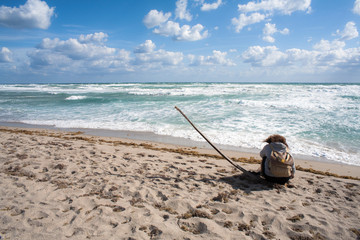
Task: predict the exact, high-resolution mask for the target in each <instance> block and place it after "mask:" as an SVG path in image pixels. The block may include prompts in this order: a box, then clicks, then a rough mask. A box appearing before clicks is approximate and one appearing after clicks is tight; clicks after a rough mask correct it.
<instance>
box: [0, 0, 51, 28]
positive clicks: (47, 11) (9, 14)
mask: <svg viewBox="0 0 360 240" xmlns="http://www.w3.org/2000/svg"><path fill="white" fill-rule="evenodd" d="M54 10H55V8H54V7H52V8H50V7H49V6H48V5H47V4H46V2H45V1H40V0H28V1H27V2H26V3H25V4H24V5H21V6H20V7H18V8H17V7H6V6H1V7H0V25H3V26H5V27H10V28H41V29H47V28H49V26H50V24H51V17H52V16H53V14H54Z"/></svg>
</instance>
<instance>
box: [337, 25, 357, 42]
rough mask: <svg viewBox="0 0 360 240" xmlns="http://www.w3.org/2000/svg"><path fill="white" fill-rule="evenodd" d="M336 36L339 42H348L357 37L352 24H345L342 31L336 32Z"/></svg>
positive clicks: (354, 26)
mask: <svg viewBox="0 0 360 240" xmlns="http://www.w3.org/2000/svg"><path fill="white" fill-rule="evenodd" d="M336 34H337V35H338V36H340V40H350V39H353V38H357V37H358V36H359V33H358V31H357V29H356V25H355V23H354V22H348V23H346V25H345V28H344V30H343V31H340V30H337V31H336Z"/></svg>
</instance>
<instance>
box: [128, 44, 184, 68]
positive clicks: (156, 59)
mask: <svg viewBox="0 0 360 240" xmlns="http://www.w3.org/2000/svg"><path fill="white" fill-rule="evenodd" d="M155 48H156V46H155V44H154V43H153V42H152V41H151V40H146V41H145V43H143V44H140V45H139V46H138V47H137V48H136V49H135V50H134V53H135V60H134V62H133V63H134V64H135V65H145V66H147V67H148V68H150V67H156V66H159V65H160V66H161V65H178V64H180V63H181V62H182V60H183V54H182V53H181V52H170V51H165V50H163V49H159V50H155Z"/></svg>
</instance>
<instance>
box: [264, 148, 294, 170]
mask: <svg viewBox="0 0 360 240" xmlns="http://www.w3.org/2000/svg"><path fill="white" fill-rule="evenodd" d="M270 148H271V150H272V151H271V155H270V160H269V164H268V166H269V169H270V172H271V174H272V175H273V176H275V177H290V176H291V173H292V165H293V164H294V159H293V157H292V156H291V154H290V153H289V152H288V149H287V148H286V151H285V152H278V151H276V150H274V148H273V147H272V146H271V144H270Z"/></svg>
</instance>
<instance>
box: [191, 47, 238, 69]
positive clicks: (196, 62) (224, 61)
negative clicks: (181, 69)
mask: <svg viewBox="0 0 360 240" xmlns="http://www.w3.org/2000/svg"><path fill="white" fill-rule="evenodd" d="M226 55H227V52H221V51H217V50H214V51H213V55H212V56H206V57H205V56H197V57H196V56H194V55H189V56H188V57H189V59H190V65H192V66H200V65H201V66H204V65H205V66H212V65H223V66H235V63H234V62H232V61H231V60H230V59H228V58H226Z"/></svg>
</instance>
